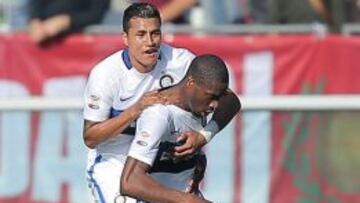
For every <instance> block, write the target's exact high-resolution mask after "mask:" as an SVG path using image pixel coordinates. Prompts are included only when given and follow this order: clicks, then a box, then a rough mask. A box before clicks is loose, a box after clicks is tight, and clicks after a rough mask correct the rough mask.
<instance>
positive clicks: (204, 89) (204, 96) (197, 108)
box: [188, 81, 227, 115]
mask: <svg viewBox="0 0 360 203" xmlns="http://www.w3.org/2000/svg"><path fill="white" fill-rule="evenodd" d="M189 87H190V88H189V95H188V104H189V107H190V110H191V111H192V112H193V113H195V114H197V115H207V114H209V113H211V112H213V111H214V110H215V109H216V107H217V106H218V101H219V99H220V97H221V96H222V95H223V94H224V92H225V91H226V89H227V85H226V84H221V83H217V84H211V85H200V84H197V83H196V82H195V81H192V83H191V84H190V86H189Z"/></svg>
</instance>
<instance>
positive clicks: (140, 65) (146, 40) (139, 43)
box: [123, 18, 161, 73]
mask: <svg viewBox="0 0 360 203" xmlns="http://www.w3.org/2000/svg"><path fill="white" fill-rule="evenodd" d="M129 25H130V26H129V30H128V32H127V33H124V34H123V40H124V43H125V45H126V46H127V47H128V48H129V57H130V60H131V63H132V64H133V66H134V67H135V68H136V69H137V70H138V71H139V72H143V73H147V72H150V71H152V70H153V68H154V66H155V64H156V62H157V59H158V57H159V53H160V52H159V48H160V43H161V30H160V22H159V20H158V19H157V18H132V19H130V22H129Z"/></svg>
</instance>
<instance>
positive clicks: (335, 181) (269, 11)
mask: <svg viewBox="0 0 360 203" xmlns="http://www.w3.org/2000/svg"><path fill="white" fill-rule="evenodd" d="M132 2H135V1H125V0H124V1H123V0H111V1H110V0H83V1H81V0H77V1H74V0H53V1H49V0H0V203H88V202H90V198H89V192H88V190H87V185H86V181H85V165H86V156H87V148H86V147H85V145H84V144H83V141H82V125H83V119H82V112H81V109H82V95H83V90H84V86H85V83H86V78H87V75H88V73H89V71H90V70H91V68H92V67H93V66H94V65H95V64H96V63H97V62H99V61H100V60H101V59H103V58H105V57H106V56H108V55H109V54H111V53H113V52H115V51H117V50H119V49H121V48H123V47H124V44H123V42H122V40H121V36H120V34H121V31H122V26H121V23H122V12H123V10H124V9H125V8H126V7H127V6H128V5H129V4H131V3H132ZM148 2H151V3H153V4H155V5H157V6H159V8H160V11H161V14H162V17H163V19H164V24H163V34H164V38H163V39H164V42H166V43H169V44H171V45H173V46H177V47H186V48H188V49H190V50H191V51H193V52H194V53H196V54H204V53H214V54H217V55H219V56H221V57H222V58H223V59H224V60H225V61H226V62H227V64H228V66H229V68H230V71H231V86H232V88H233V90H234V91H235V92H236V93H238V95H239V97H240V99H241V101H242V104H243V109H242V112H241V113H240V114H239V115H238V116H237V117H236V118H235V119H234V120H233V122H232V123H231V124H230V125H229V126H228V127H227V128H226V129H224V130H223V131H221V132H220V133H219V135H217V136H216V137H215V138H214V139H213V140H212V141H211V143H210V144H208V145H207V146H206V148H205V151H206V153H207V156H208V168H207V172H206V177H205V179H204V181H203V184H202V190H203V191H204V194H205V196H206V197H207V198H208V199H210V200H213V201H214V202H216V203H357V202H360V179H359V177H360V125H359V123H360V113H359V110H360V97H359V93H360V81H359V79H358V75H357V74H359V75H360V69H359V67H360V37H359V36H358V35H357V34H359V32H360V26H359V25H360V24H358V22H359V20H360V12H359V11H360V1H359V0H221V1H219V0H152V1H148Z"/></svg>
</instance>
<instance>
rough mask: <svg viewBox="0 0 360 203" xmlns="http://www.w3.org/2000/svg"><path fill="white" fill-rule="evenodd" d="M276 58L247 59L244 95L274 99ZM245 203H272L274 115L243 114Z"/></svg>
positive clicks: (268, 55)
mask: <svg viewBox="0 0 360 203" xmlns="http://www.w3.org/2000/svg"><path fill="white" fill-rule="evenodd" d="M272 72H273V55H272V53H271V52H259V53H252V54H247V55H245V56H244V86H243V87H244V89H243V94H244V95H245V96H249V97H257V96H262V97H263V96H267V95H268V96H270V95H271V94H272V86H273V85H272V84H273V77H272ZM241 125H242V140H241V141H242V145H241V148H242V152H241V153H242V157H241V159H242V162H241V163H242V168H241V171H242V175H241V188H242V191H241V203H268V202H269V192H270V188H269V187H270V185H269V183H270V158H271V112H265V111H264V112H250V113H243V114H242V124H241Z"/></svg>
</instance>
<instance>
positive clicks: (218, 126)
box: [175, 89, 241, 156]
mask: <svg viewBox="0 0 360 203" xmlns="http://www.w3.org/2000/svg"><path fill="white" fill-rule="evenodd" d="M240 108H241V103H240V100H239V98H238V97H237V96H236V94H235V93H234V92H233V91H232V90H230V89H228V90H227V91H226V92H225V94H224V95H223V96H222V97H221V98H220V99H219V105H218V108H217V109H216V110H215V112H214V114H213V116H212V119H211V120H210V121H209V123H208V124H207V125H206V126H205V130H204V131H201V132H195V131H188V132H185V133H183V134H181V135H180V136H179V138H178V139H179V140H184V141H185V143H184V144H183V145H181V146H178V147H175V152H176V153H175V154H176V155H177V156H186V155H190V154H193V153H194V152H196V151H197V150H198V149H200V148H201V147H203V146H204V145H205V144H206V143H208V142H209V141H210V140H211V139H212V138H213V137H214V136H215V134H216V133H218V132H219V131H221V130H222V129H223V128H224V127H225V126H226V125H227V124H229V123H230V121H231V120H232V119H233V118H234V117H235V115H236V114H237V113H238V112H239V111H240Z"/></svg>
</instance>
